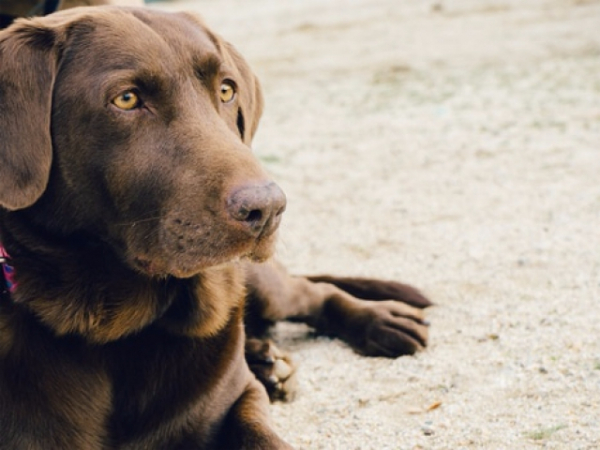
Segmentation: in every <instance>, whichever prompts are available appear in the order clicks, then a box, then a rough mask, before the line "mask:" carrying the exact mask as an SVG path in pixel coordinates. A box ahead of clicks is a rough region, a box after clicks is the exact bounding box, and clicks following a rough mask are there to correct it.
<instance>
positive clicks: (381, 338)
mask: <svg viewBox="0 0 600 450" xmlns="http://www.w3.org/2000/svg"><path fill="white" fill-rule="evenodd" d="M246 272H247V282H246V284H247V287H248V299H247V300H248V302H247V313H246V324H247V331H248V334H249V335H251V336H252V335H257V334H259V333H260V332H261V331H264V330H263V329H261V328H262V327H261V326H263V327H264V326H265V325H268V324H272V323H274V322H276V321H279V320H292V321H300V322H305V323H307V324H308V325H311V326H313V327H315V329H316V330H317V331H318V332H320V333H323V334H327V335H332V336H337V337H339V338H341V339H343V340H344V341H346V342H347V343H349V344H350V345H351V346H352V347H353V348H354V349H355V350H356V351H358V352H359V353H362V354H364V355H369V356H387V357H397V356H400V355H405V354H412V353H415V352H416V351H418V350H421V349H422V348H423V347H425V346H426V345H427V334H428V330H427V324H426V321H425V320H424V314H423V311H422V308H425V307H427V306H429V305H430V304H431V303H430V302H429V301H428V300H427V299H426V298H425V297H423V296H422V295H421V294H420V293H419V292H418V291H417V290H416V289H414V288H413V287H411V286H408V285H404V284H400V283H395V282H388V281H384V280H375V279H361V278H354V279H351V278H335V277H309V278H307V277H297V276H291V275H289V274H288V273H287V271H286V270H285V268H283V266H281V265H280V264H277V263H276V262H273V261H269V262H267V263H264V264H251V265H250V264H249V265H248V266H247V267H246ZM359 295H360V296H362V298H359V297H358V296H359ZM386 297H387V299H386V300H384V299H385V298H386Z"/></svg>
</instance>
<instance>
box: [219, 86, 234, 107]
mask: <svg viewBox="0 0 600 450" xmlns="http://www.w3.org/2000/svg"><path fill="white" fill-rule="evenodd" d="M219 95H220V97H221V101H222V102H223V103H229V102H230V101H232V100H233V99H234V98H235V87H234V85H233V83H232V82H231V81H223V82H222V83H221V87H220V89H219Z"/></svg>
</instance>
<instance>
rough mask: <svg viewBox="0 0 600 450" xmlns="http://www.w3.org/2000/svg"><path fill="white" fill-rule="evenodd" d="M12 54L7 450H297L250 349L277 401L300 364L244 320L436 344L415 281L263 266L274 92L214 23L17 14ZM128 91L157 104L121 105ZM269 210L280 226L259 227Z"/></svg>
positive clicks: (127, 14) (1, 181)
mask: <svg viewBox="0 0 600 450" xmlns="http://www.w3.org/2000/svg"><path fill="white" fill-rule="evenodd" d="M124 43H126V44H124ZM0 61H2V65H1V66H0V132H1V139H0V242H2V244H3V245H4V246H5V247H6V249H7V250H8V252H9V253H10V255H11V264H12V265H13V266H14V268H15V269H16V273H17V282H18V288H17V290H16V292H15V293H14V294H12V295H11V298H10V300H6V301H0V449H38V448H39V449H64V448H82V449H109V448H110V449H113V448H119V449H164V448H169V449H178V448H181V449H192V448H193V449H203V448H217V449H220V448H222V449H235V448H261V449H267V448H287V444H285V443H284V442H283V441H282V440H281V439H280V438H279V437H277V436H276V434H275V433H274V432H273V431H272V429H271V428H270V425H269V420H268V411H267V406H268V404H267V396H266V394H265V390H264V387H263V386H261V384H260V383H258V382H257V380H256V378H255V377H254V376H253V375H252V373H251V372H250V370H249V366H248V364H247V362H246V361H245V360H244V356H246V358H247V359H248V361H250V367H251V368H252V370H253V371H254V373H255V374H256V375H257V376H258V379H259V380H260V381H262V383H263V384H264V385H266V387H267V389H268V391H269V394H270V395H271V397H272V398H286V395H287V393H288V392H289V390H290V389H291V387H290V386H291V385H290V383H289V381H290V380H291V379H292V377H291V376H290V374H293V371H294V369H293V366H292V365H291V363H290V360H289V358H287V356H285V355H283V354H282V353H281V352H279V351H278V350H277V349H276V348H275V347H273V346H272V345H271V344H270V343H268V342H267V343H261V342H262V341H257V340H255V339H253V340H252V341H249V342H251V345H246V346H244V340H245V333H244V327H243V323H242V322H243V319H244V318H245V320H246V327H247V330H248V332H249V334H250V335H251V336H253V337H256V336H262V335H263V334H264V332H265V330H266V328H267V327H268V326H269V325H270V324H272V323H274V322H275V321H278V320H299V321H304V322H306V323H308V324H310V325H312V326H314V327H315V328H316V329H317V330H318V331H319V332H322V333H325V334H330V335H334V336H338V337H341V338H343V339H345V340H346V341H347V342H349V343H350V344H351V345H352V346H353V347H354V348H355V349H356V350H357V351H358V352H360V353H363V354H366V355H383V356H389V357H395V356H399V355H402V354H407V353H413V352H415V351H417V350H419V349H421V348H422V347H423V346H425V345H426V340H427V327H426V325H425V324H424V321H423V314H422V311H421V310H420V309H421V308H424V307H426V306H428V305H429V304H430V303H429V301H428V300H427V299H425V298H424V297H423V296H422V295H421V294H420V293H419V292H418V291H416V290H415V289H414V288H412V287H410V286H407V285H403V284H399V283H395V282H387V281H382V280H371V279H361V278H335V277H314V278H305V277H293V276H290V275H289V274H287V272H286V271H285V269H284V268H283V267H282V266H280V265H279V264H277V263H276V262H272V261H271V262H267V263H260V261H263V260H266V259H267V258H268V257H269V256H270V254H271V252H272V246H273V243H274V240H275V233H274V231H275V229H276V228H277V225H278V223H279V217H280V214H281V212H282V210H283V206H282V205H283V198H282V195H283V194H282V193H281V192H280V191H279V190H278V188H276V186H275V185H273V184H272V183H271V182H269V181H268V179H267V177H266V176H265V174H264V172H263V171H262V169H261V168H260V166H259V165H258V164H257V162H256V160H255V159H254V157H253V156H252V155H251V152H250V151H249V148H248V146H249V144H250V142H251V140H252V137H253V135H254V132H255V131H256V128H257V126H258V121H259V118H260V114H261V112H262V97H261V94H260V86H259V84H258V81H257V80H256V78H255V77H254V75H253V74H252V72H251V71H250V69H249V67H248V66H247V64H246V62H245V61H244V60H243V58H242V57H241V56H240V55H239V53H237V52H236V51H235V49H234V48H233V47H232V46H231V45H230V44H228V43H226V42H225V41H223V40H222V39H221V38H220V37H218V36H217V35H216V34H214V33H213V32H212V31H210V30H209V29H208V28H207V27H206V25H205V24H204V23H203V22H202V21H201V20H199V19H198V18H197V17H194V16H192V15H188V14H166V13H159V12H152V11H145V10H143V9H117V8H111V7H106V8H90V9H77V10H72V11H66V12H63V13H59V14H53V15H51V16H48V17H46V18H38V19H32V20H27V21H18V22H17V23H16V24H15V25H14V26H12V27H11V28H9V29H8V30H6V31H4V32H0ZM224 78H226V79H229V80H232V81H233V82H234V83H235V86H236V89H237V97H236V98H235V101H233V102H231V103H228V104H222V103H221V102H220V101H219V98H218V90H219V85H220V83H221V81H222V80H223V79H224ZM129 89H135V90H136V91H137V92H138V93H139V95H140V96H141V98H142V99H143V107H140V108H136V109H135V110H132V111H122V110H119V109H118V108H115V106H114V105H113V104H112V103H111V101H112V99H114V98H115V97H116V96H117V95H118V94H119V93H120V92H123V91H124V90H129ZM257 201H258V202H262V203H261V204H263V203H264V202H267V203H264V204H265V205H267V204H268V206H264V209H259V210H258V212H259V213H260V214H259V216H264V217H263V218H262V219H260V220H255V219H251V217H253V216H252V215H248V217H246V216H245V214H246V211H245V209H246V205H247V204H250V203H251V204H254V203H255V202H257ZM261 208H263V207H262V206H261ZM256 211H257V210H254V212H256ZM239 213H241V215H242V218H240V217H238V216H239ZM240 258H242V259H240ZM244 297H246V299H244ZM357 297H359V298H361V299H366V301H365V300H361V299H359V298H357ZM403 302H406V303H403ZM409 304H410V305H412V306H409ZM244 350H245V352H246V355H244ZM274 359H278V360H279V362H281V361H284V362H285V363H287V364H288V369H287V371H284V372H285V373H284V374H283V375H282V374H281V373H275V370H274V367H275V365H274ZM273 380H275V381H273Z"/></svg>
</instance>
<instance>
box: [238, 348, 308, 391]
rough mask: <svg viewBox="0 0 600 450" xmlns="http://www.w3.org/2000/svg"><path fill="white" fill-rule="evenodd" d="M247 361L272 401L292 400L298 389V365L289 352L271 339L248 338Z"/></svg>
mask: <svg viewBox="0 0 600 450" xmlns="http://www.w3.org/2000/svg"><path fill="white" fill-rule="evenodd" d="M246 361H247V362H248V366H249V367H250V370H251V371H252V372H253V373H254V375H255V376H256V378H257V379H258V380H259V381H260V382H261V383H262V384H263V385H264V386H265V388H266V389H267V393H268V394H269V398H270V399H271V401H276V400H279V401H291V400H292V399H293V398H294V396H295V394H296V389H297V379H296V366H295V365H294V363H293V362H292V360H291V358H290V357H289V355H288V354H286V353H284V352H282V351H281V350H280V349H279V348H277V347H276V346H275V344H273V342H271V341H270V340H262V339H256V338H249V339H247V340H246Z"/></svg>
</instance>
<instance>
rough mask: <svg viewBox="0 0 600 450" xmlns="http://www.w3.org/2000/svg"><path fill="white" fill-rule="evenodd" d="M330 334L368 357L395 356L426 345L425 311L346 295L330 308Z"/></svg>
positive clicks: (394, 302) (396, 302) (393, 302)
mask: <svg viewBox="0 0 600 450" xmlns="http://www.w3.org/2000/svg"><path fill="white" fill-rule="evenodd" d="M327 315H328V316H329V317H328V320H327V323H328V324H329V326H328V328H329V330H325V331H326V332H327V331H329V334H334V335H336V336H338V337H339V338H341V339H343V340H344V341H346V342H347V343H348V344H350V345H351V346H352V347H353V348H354V349H355V350H356V351H357V352H359V353H361V354H363V355H367V356H385V357H388V358H396V357H398V356H402V355H411V354H413V353H415V352H417V351H419V350H422V349H423V348H424V347H425V346H426V345H427V338H428V323H427V322H426V321H425V318H424V314H423V311H422V310H421V309H418V308H415V307H413V306H410V305H407V304H406V303H402V302H398V301H394V300H384V301H368V300H358V299H353V298H346V299H345V300H344V301H341V302H332V303H331V304H330V306H329V307H328V311H327Z"/></svg>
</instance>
